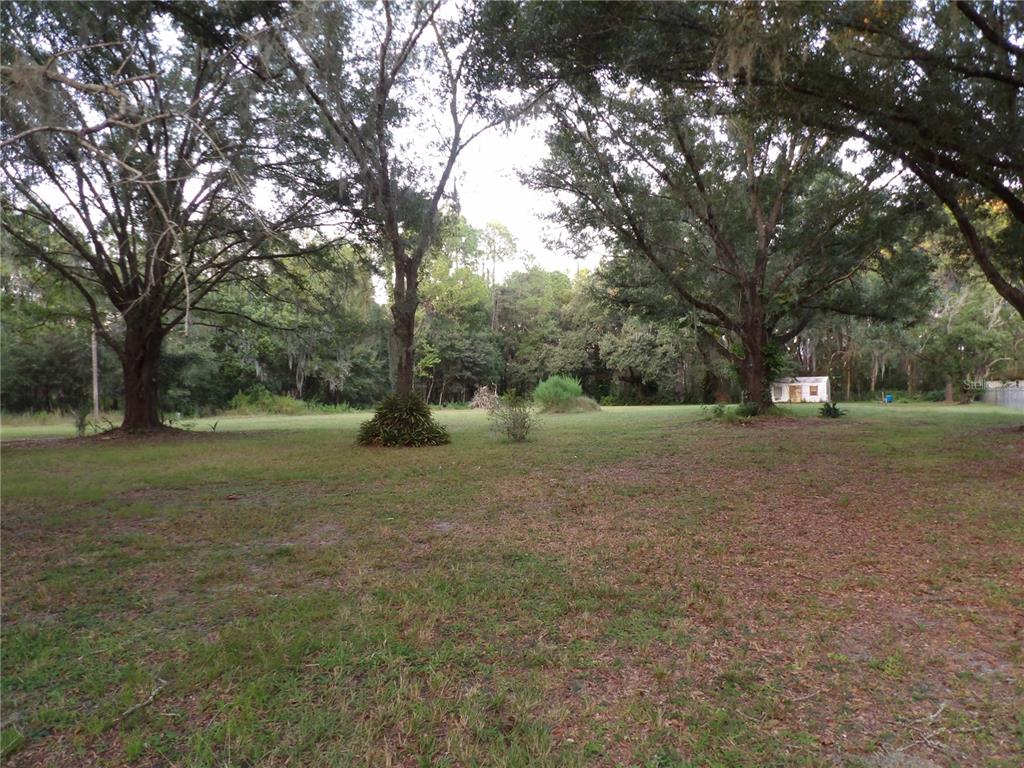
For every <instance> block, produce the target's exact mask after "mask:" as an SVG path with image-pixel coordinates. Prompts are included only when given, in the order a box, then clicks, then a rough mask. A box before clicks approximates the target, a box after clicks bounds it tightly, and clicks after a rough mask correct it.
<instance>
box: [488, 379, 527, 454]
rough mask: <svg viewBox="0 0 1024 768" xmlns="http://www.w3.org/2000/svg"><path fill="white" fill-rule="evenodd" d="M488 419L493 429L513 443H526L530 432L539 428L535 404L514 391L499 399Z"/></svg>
mask: <svg viewBox="0 0 1024 768" xmlns="http://www.w3.org/2000/svg"><path fill="white" fill-rule="evenodd" d="M487 418H488V419H490V421H491V429H493V430H494V431H495V432H497V433H499V434H500V433H503V434H504V435H505V437H507V438H508V439H509V440H511V441H512V442H513V443H523V442H526V438H527V437H528V436H529V434H530V430H531V429H533V428H534V427H536V426H537V417H536V416H534V413H533V402H532V401H531V400H530V398H528V397H526V396H525V395H520V394H519V393H518V392H516V391H515V390H514V389H510V390H509V391H508V392H506V393H505V394H504V395H502V396H501V397H500V398H498V401H497V404H496V405H495V406H494V408H492V409H491V411H490V414H489V415H488V417H487Z"/></svg>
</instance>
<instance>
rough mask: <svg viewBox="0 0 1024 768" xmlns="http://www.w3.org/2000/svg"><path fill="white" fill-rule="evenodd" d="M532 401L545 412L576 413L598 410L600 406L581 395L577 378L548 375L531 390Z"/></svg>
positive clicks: (581, 388)
mask: <svg viewBox="0 0 1024 768" xmlns="http://www.w3.org/2000/svg"><path fill="white" fill-rule="evenodd" d="M533 401H534V402H535V403H536V404H537V405H538V406H539V407H540V409H541V410H542V411H544V412H545V413H578V412H581V411H599V410H601V406H599V405H598V404H597V403H595V402H594V401H593V400H591V399H590V398H589V397H584V396H583V387H582V386H581V385H580V382H579V379H574V378H571V377H569V376H549V377H548V378H546V379H544V381H542V382H541V383H540V384H538V385H537V388H536V389H535V390H533Z"/></svg>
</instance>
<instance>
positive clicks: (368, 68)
mask: <svg viewBox="0 0 1024 768" xmlns="http://www.w3.org/2000/svg"><path fill="white" fill-rule="evenodd" d="M442 6H443V3H442V2H440V0H430V1H429V2H423V3H415V4H396V3H392V2H390V1H389V0H384V1H383V2H382V3H380V4H377V5H366V6H362V5H356V4H352V3H339V2H321V3H307V4H302V5H299V6H297V8H296V10H295V12H294V13H292V14H290V15H289V16H287V17H286V18H284V19H282V20H281V21H280V22H279V23H278V24H277V27H276V31H277V36H276V40H277V44H276V45H275V46H273V47H268V46H263V47H262V48H261V53H262V56H263V57H264V59H265V60H266V61H267V62H268V64H267V66H268V68H270V69H271V70H274V71H276V70H277V68H279V67H280V68H281V69H284V70H287V71H289V72H290V73H291V76H292V78H293V80H292V84H293V87H294V88H295V89H296V90H295V95H298V96H301V97H303V99H304V100H305V101H306V103H308V105H309V109H310V110H311V112H312V113H314V114H315V115H316V118H317V119H316V120H315V121H314V122H313V123H310V129H311V131H312V133H313V134H315V135H314V138H313V143H317V142H319V143H320V144H326V145H328V147H329V152H328V153H327V156H326V157H327V160H326V162H324V163H322V164H318V166H317V167H315V168H313V169H312V170H313V171H314V172H317V173H318V175H317V176H316V181H313V182H310V187H311V188H316V189H318V190H319V192H320V194H323V195H327V196H332V197H333V198H334V199H336V200H338V201H340V202H341V203H342V204H343V205H344V206H345V207H346V209H347V210H348V213H349V217H348V219H347V226H350V227H352V228H354V229H355V230H357V231H358V232H360V233H361V235H362V236H363V237H364V238H365V239H366V241H367V242H369V243H372V244H373V246H374V247H375V248H376V249H377V250H378V251H379V253H380V254H381V256H382V259H383V260H384V263H385V264H386V265H387V267H388V268H389V269H390V271H391V273H392V281H391V314H392V318H393V320H394V331H393V334H392V356H393V359H394V364H395V380H394V390H395V392H396V393H399V394H407V393H409V392H411V391H412V388H413V383H414V378H415V375H414V374H415V328H416V310H417V308H418V306H419V301H420V293H419V288H420V267H421V266H422V264H423V263H424V260H425V259H426V258H427V256H428V254H429V252H430V250H431V248H432V247H433V246H434V244H435V243H436V242H437V239H438V228H439V226H440V224H441V219H442V215H441V210H442V203H443V202H444V201H445V200H446V199H447V198H452V197H453V185H452V181H453V172H454V171H455V167H456V163H457V161H458V159H459V156H460V155H461V154H462V152H463V150H465V148H466V147H467V146H468V145H469V144H470V143H471V142H472V141H473V140H474V139H475V138H476V137H477V136H479V135H480V134H481V133H482V132H484V131H486V130H488V129H490V128H493V127H494V126H496V125H498V124H499V123H501V122H503V121H504V120H506V119H510V117H515V116H517V115H520V114H522V113H523V112H525V111H526V110H528V109H529V108H530V106H531V105H532V100H529V101H527V102H526V103H525V104H519V105H515V106H513V107H511V108H510V109H507V110H497V111H494V110H493V109H492V107H493V103H489V102H488V101H485V99H484V97H483V96H482V95H481V94H480V92H471V91H468V90H467V88H466V83H465V72H464V67H463V57H464V55H465V52H466V51H467V50H469V49H471V48H472V47H473V45H474V42H475V39H474V35H473V34H472V33H471V32H470V33H469V34H468V37H467V36H465V35H464V34H463V33H464V32H465V30H464V28H460V27H459V26H458V25H457V23H456V22H451V21H447V20H444V19H442V14H440V11H441V8H442ZM413 132H416V133H419V134H420V135H421V136H431V137H432V136H438V139H437V140H436V141H431V140H427V141H420V142H411V141H409V140H408V139H409V136H410V135H411V134H412V133H413ZM331 190H334V192H332V191H331Z"/></svg>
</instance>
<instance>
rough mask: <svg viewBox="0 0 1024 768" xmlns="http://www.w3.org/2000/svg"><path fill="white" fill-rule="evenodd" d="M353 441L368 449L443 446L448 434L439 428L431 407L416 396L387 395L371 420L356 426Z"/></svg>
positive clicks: (447, 440) (413, 394) (447, 439)
mask: <svg viewBox="0 0 1024 768" xmlns="http://www.w3.org/2000/svg"><path fill="white" fill-rule="evenodd" d="M356 441H357V442H358V443H359V444H360V445H367V446H385V447H397V446H419V445H444V444H445V443H447V442H450V438H449V437H448V430H447V429H446V428H445V427H444V426H443V425H441V424H438V423H437V422H436V421H435V420H434V417H433V416H432V415H431V413H430V406H429V405H427V403H426V401H425V400H424V399H423V398H422V397H420V396H419V395H418V394H416V393H415V392H414V393H412V394H408V395H388V396H387V397H385V398H384V399H383V400H381V401H380V403H379V404H378V405H377V408H376V409H375V411H374V414H373V418H372V419H369V420H367V421H364V422H363V423H362V424H361V425H360V426H359V434H358V436H357V437H356Z"/></svg>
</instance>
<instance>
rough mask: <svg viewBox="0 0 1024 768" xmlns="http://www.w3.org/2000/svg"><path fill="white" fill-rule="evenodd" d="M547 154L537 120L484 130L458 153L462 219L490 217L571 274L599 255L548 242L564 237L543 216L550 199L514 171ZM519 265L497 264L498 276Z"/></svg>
mask: <svg viewBox="0 0 1024 768" xmlns="http://www.w3.org/2000/svg"><path fill="white" fill-rule="evenodd" d="M546 155H547V147H546V146H545V143H544V134H543V129H542V127H541V125H540V124H538V123H534V124H531V125H524V126H520V127H519V128H518V129H517V130H516V131H515V132H512V133H505V132H503V131H501V130H500V129H497V128H495V129H493V130H491V131H488V132H487V133H484V134H483V135H481V136H480V137H479V138H477V139H476V140H475V141H474V142H473V143H472V144H470V145H469V146H468V147H467V148H466V149H465V150H464V151H463V152H462V154H461V155H460V156H459V164H458V168H457V172H458V179H457V187H458V193H459V203H460V204H461V206H462V215H463V216H464V217H465V218H466V221H468V222H469V223H470V224H471V225H472V226H474V227H477V228H478V229H482V228H483V227H484V226H485V225H486V224H487V223H488V222H491V221H497V222H500V223H502V224H504V225H505V226H506V227H508V229H509V231H510V232H511V233H512V235H513V237H515V239H516V243H517V245H518V247H519V251H520V253H521V254H523V255H529V256H532V257H533V263H534V264H535V265H536V266H538V267H541V268H543V269H551V270H557V271H559V272H565V273H566V274H569V275H575V274H576V271H577V269H593V268H594V267H596V266H597V263H598V260H599V257H598V255H597V254H594V255H593V256H589V257H587V258H585V259H576V258H574V257H573V256H572V255H571V254H569V253H567V252H565V251H563V250H562V249H560V248H557V247H555V246H554V245H552V241H557V240H559V239H563V238H565V237H567V235H566V234H565V231H564V229H563V228H562V227H561V226H560V225H559V224H557V223H556V222H551V221H547V220H546V219H545V217H546V216H547V215H548V214H550V213H551V212H552V211H553V210H554V205H553V202H552V199H551V197H550V196H548V195H546V194H544V193H543V192H539V191H537V190H532V189H529V188H528V187H526V185H524V184H523V183H522V182H521V181H520V180H519V176H518V173H519V172H521V171H527V170H529V169H530V168H531V167H533V166H536V165H538V164H539V163H540V162H541V160H542V159H543V158H544V157H545V156H546ZM523 266H524V262H520V263H513V264H506V265H504V267H502V266H499V267H498V279H499V280H500V279H501V278H502V277H504V276H505V275H507V274H508V273H510V272H514V271H516V270H517V269H521V268H522V267H523Z"/></svg>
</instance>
